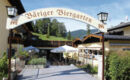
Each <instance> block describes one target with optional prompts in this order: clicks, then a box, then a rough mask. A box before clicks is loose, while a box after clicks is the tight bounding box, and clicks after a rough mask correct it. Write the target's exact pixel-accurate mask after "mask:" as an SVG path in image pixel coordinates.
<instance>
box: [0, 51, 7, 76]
mask: <svg viewBox="0 0 130 80" xmlns="http://www.w3.org/2000/svg"><path fill="white" fill-rule="evenodd" d="M7 73H8V60H7V55H6V53H4V55H3V57H2V58H0V76H2V77H3V76H7Z"/></svg>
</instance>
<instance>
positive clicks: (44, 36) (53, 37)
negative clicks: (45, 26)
mask: <svg viewBox="0 0 130 80" xmlns="http://www.w3.org/2000/svg"><path fill="white" fill-rule="evenodd" d="M32 34H33V35H36V36H38V37H39V39H41V40H50V41H69V40H68V39H66V38H63V37H55V36H50V37H49V38H47V37H46V35H43V34H39V33H32Z"/></svg>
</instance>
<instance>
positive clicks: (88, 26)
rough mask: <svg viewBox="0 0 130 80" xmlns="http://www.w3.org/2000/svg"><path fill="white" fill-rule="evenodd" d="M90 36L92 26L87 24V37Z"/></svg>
mask: <svg viewBox="0 0 130 80" xmlns="http://www.w3.org/2000/svg"><path fill="white" fill-rule="evenodd" d="M89 34H91V31H90V25H89V24H87V34H86V35H89Z"/></svg>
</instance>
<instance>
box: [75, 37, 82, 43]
mask: <svg viewBox="0 0 130 80" xmlns="http://www.w3.org/2000/svg"><path fill="white" fill-rule="evenodd" d="M77 41H80V42H82V40H81V39H80V38H75V39H74V40H73V43H74V42H77Z"/></svg>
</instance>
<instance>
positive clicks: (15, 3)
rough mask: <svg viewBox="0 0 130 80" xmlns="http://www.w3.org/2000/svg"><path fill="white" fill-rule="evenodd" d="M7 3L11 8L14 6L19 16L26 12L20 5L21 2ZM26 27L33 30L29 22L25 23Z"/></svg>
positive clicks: (12, 1)
mask: <svg viewBox="0 0 130 80" xmlns="http://www.w3.org/2000/svg"><path fill="white" fill-rule="evenodd" d="M8 1H9V2H10V4H11V5H12V6H16V8H17V9H18V14H19V15H20V14H22V13H24V12H26V11H25V9H24V7H23V5H22V3H21V0H8ZM26 25H27V27H28V29H29V30H31V31H33V28H32V25H31V23H30V22H29V23H26Z"/></svg>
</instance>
